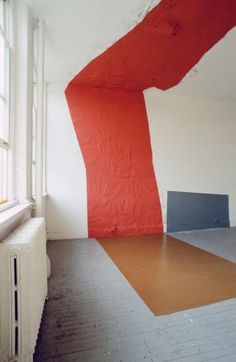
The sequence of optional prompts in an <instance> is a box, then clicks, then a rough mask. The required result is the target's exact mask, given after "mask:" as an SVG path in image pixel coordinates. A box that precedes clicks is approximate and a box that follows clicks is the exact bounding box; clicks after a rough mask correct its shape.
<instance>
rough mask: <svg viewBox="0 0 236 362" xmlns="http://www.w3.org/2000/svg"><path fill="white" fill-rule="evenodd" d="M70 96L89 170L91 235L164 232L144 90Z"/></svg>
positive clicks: (79, 92) (75, 91) (74, 91)
mask: <svg viewBox="0 0 236 362" xmlns="http://www.w3.org/2000/svg"><path fill="white" fill-rule="evenodd" d="M66 96H67V98H68V100H69V107H70V112H71V115H72V119H73V123H74V128H75V130H76V134H77V137H78V140H79V144H80V147H81V151H82V154H83V156H84V161H85V165H86V170H87V190H88V229H89V236H90V237H93V236H96V237H99V236H100V237H101V236H112V235H132V234H146V233H148V234H150V233H158V232H162V231H163V229H162V217H161V206H160V201H159V197H158V190H157V184H156V180H155V175H154V171H153V165H152V151H151V144H150V138H149V129H148V122H147V115H146V109H145V104H144V99H143V94H142V92H129V91H124V90H121V89H120V90H109V89H98V88H83V89H80V88H78V87H76V86H73V85H70V86H69V87H68V88H67V91H66Z"/></svg>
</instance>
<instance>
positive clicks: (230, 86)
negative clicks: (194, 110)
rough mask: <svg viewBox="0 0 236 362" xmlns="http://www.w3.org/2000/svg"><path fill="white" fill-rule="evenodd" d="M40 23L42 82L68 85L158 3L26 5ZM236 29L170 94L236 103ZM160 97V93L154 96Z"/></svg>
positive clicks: (93, 0) (43, 0)
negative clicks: (43, 63) (42, 34)
mask: <svg viewBox="0 0 236 362" xmlns="http://www.w3.org/2000/svg"><path fill="white" fill-rule="evenodd" d="M28 1H29V3H30V5H31V6H32V9H33V13H34V15H35V16H37V17H41V18H43V19H44V21H45V36H46V79H47V80H48V81H50V82H61V81H63V82H69V81H70V80H71V79H72V78H73V77H74V76H75V75H76V74H78V73H79V72H80V71H81V70H82V69H83V68H84V67H85V66H86V65H87V64H88V62H89V61H91V60H92V59H94V58H95V57H96V56H98V55H99V54H101V53H102V52H103V51H104V50H106V49H107V47H109V46H110V45H112V44H113V43H114V42H116V41H117V40H118V39H119V38H120V37H121V36H123V35H124V34H126V33H127V32H128V31H130V30H131V29H132V28H133V27H134V26H135V25H137V23H139V22H140V21H141V20H142V19H143V18H144V16H145V15H146V14H147V12H149V11H150V10H151V9H152V8H153V7H154V6H155V5H157V4H158V3H159V2H160V0H119V1H115V0H86V1H84V0H83V1H82V0H66V1H65V0H50V1H49V0H28ZM235 64H236V28H234V29H232V30H231V31H230V32H229V33H228V34H227V35H226V36H225V38H223V39H222V40H221V41H220V42H218V43H217V44H216V45H215V46H214V47H213V48H212V49H211V50H210V51H208V52H207V53H206V54H205V55H204V56H203V58H202V59H201V60H200V62H199V63H198V64H197V65H196V66H195V67H194V69H193V70H192V71H190V72H189V73H188V74H187V75H186V76H185V78H184V79H183V80H182V81H181V83H180V84H179V85H177V86H176V87H174V88H172V89H170V90H168V91H166V92H167V93H170V94H176V95H188V96H194V97H203V98H214V99H220V100H229V101H236V66H235ZM160 92H161V91H160Z"/></svg>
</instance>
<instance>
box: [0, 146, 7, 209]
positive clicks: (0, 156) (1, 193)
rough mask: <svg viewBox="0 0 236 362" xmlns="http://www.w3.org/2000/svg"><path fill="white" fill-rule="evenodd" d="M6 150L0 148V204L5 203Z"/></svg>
mask: <svg viewBox="0 0 236 362" xmlns="http://www.w3.org/2000/svg"><path fill="white" fill-rule="evenodd" d="M7 192H8V190H7V150H5V149H4V148H1V147H0V204H2V203H3V202H6V201H7Z"/></svg>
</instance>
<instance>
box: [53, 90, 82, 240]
mask: <svg viewBox="0 0 236 362" xmlns="http://www.w3.org/2000/svg"><path fill="white" fill-rule="evenodd" d="M65 88H66V84H64V83H51V84H49V85H48V87H47V93H48V94H47V192H48V198H47V207H46V218H47V230H48V237H49V239H74V238H82V237H87V191H86V171H85V166H84V161H83V158H82V155H81V151H80V148H79V145H78V142H77V138H76V135H75V132H74V128H73V124H72V121H71V117H70V113H69V109H68V106H67V102H66V98H65V94H64V91H65Z"/></svg>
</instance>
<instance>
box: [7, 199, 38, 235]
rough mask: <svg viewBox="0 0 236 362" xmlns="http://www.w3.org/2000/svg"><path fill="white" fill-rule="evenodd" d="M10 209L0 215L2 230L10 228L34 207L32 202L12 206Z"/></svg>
mask: <svg viewBox="0 0 236 362" xmlns="http://www.w3.org/2000/svg"><path fill="white" fill-rule="evenodd" d="M11 206H12V207H9V208H8V209H5V210H4V211H2V212H1V213H0V230H3V228H6V227H8V226H9V225H11V224H12V223H14V222H15V221H16V220H17V219H19V218H20V217H22V216H23V215H24V214H25V213H26V212H27V211H28V210H30V209H31V208H32V206H33V203H32V202H24V203H20V204H17V205H15V206H13V205H11Z"/></svg>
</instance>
